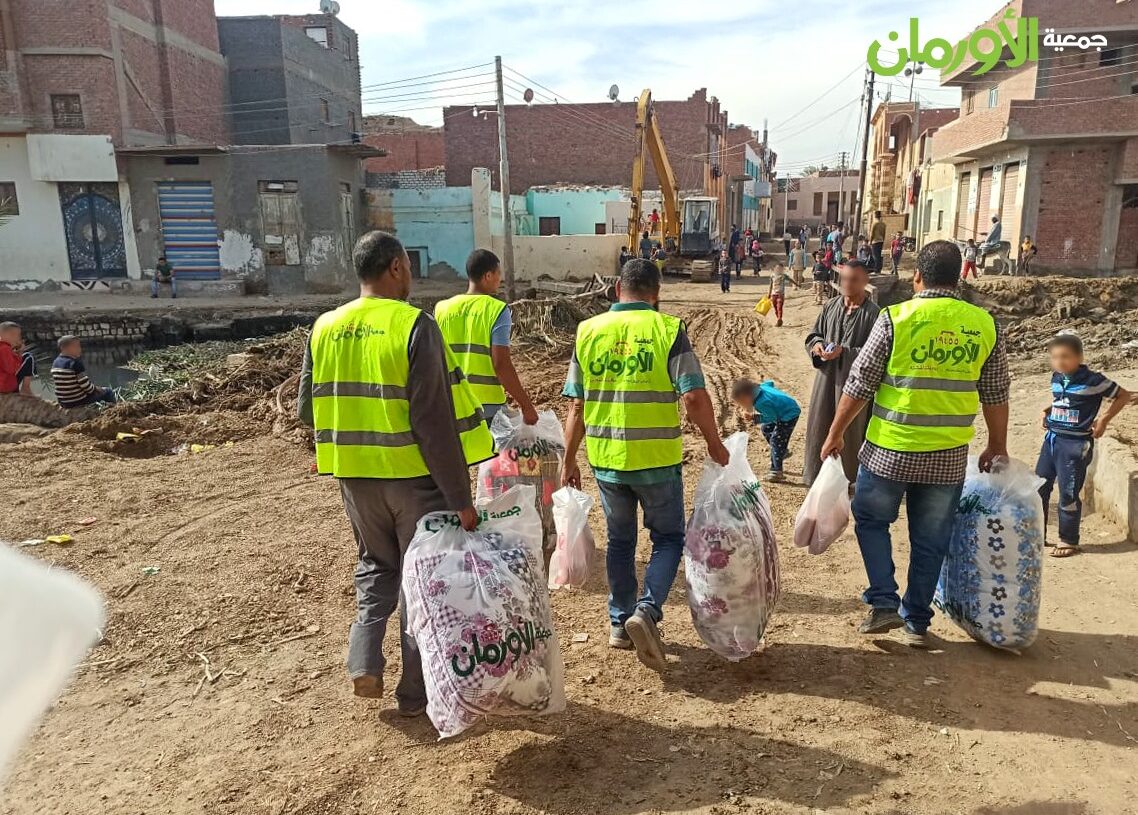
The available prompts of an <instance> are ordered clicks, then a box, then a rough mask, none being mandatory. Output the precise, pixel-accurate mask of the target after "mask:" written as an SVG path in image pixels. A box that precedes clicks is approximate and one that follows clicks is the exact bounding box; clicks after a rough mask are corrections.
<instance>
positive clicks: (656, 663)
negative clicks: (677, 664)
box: [624, 608, 667, 671]
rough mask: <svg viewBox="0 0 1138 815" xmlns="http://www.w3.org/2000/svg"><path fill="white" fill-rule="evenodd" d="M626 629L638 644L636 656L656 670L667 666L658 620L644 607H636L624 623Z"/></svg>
mask: <svg viewBox="0 0 1138 815" xmlns="http://www.w3.org/2000/svg"><path fill="white" fill-rule="evenodd" d="M624 630H625V631H626V632H628V636H629V637H630V638H631V639H632V643H633V644H634V645H635V646H636V657H637V659H639V660H640V661H641V662H643V663H644V664H645V665H646V666H647V667H649V668H651V669H652V670H654V671H662V670H664V668H665V667H667V661H666V660H665V659H664V643H663V642H662V641H661V639H660V631H659V629H657V628H656V621H655V620H653V619H652V618H651V617H650V616H649V615H648V612H647V611H645V610H644V609H642V608H638V609H636V613H635V614H633V615H632V616H631V617H629V618H628V620H627V621H626V622H625V623H624Z"/></svg>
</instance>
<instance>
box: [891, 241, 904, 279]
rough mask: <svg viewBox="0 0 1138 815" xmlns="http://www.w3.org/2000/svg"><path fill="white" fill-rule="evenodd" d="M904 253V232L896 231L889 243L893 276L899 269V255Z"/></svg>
mask: <svg viewBox="0 0 1138 815" xmlns="http://www.w3.org/2000/svg"><path fill="white" fill-rule="evenodd" d="M904 254H905V233H903V232H898V233H897V234H896V235H894V236H893V242H892V243H891V244H889V259H890V260H892V261H893V276H894V277H896V276H897V275H898V274H899V273H900V269H901V256H902V255H904Z"/></svg>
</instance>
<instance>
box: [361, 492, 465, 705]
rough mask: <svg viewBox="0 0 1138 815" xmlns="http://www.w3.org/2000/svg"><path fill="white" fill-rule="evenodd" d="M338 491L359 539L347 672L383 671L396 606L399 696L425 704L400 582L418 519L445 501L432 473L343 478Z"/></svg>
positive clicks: (370, 673)
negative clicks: (355, 609)
mask: <svg viewBox="0 0 1138 815" xmlns="http://www.w3.org/2000/svg"><path fill="white" fill-rule="evenodd" d="M340 494H341V495H343V497H344V510H345V511H346V512H347V514H348V520H349V521H350V522H351V524H352V533H353V534H354V535H355V538H356V543H357V544H358V545H359V563H357V564H356V575H355V584H356V605H357V607H358V609H359V614H358V616H357V617H356V621H355V622H354V623H352V627H351V630H350V631H349V632H348V676H349V677H351V678H353V679H354V678H355V677H358V676H364V675H367V676H379V677H382V676H383V668H384V665H385V664H386V661H385V660H384V658H383V637H384V634H385V633H386V632H387V620H388V618H390V617H391V615H392V614H394V613H395V609H396V606H398V607H399V622H400V626H399V627H400V632H399V634H400V640H399V642H400V651H401V654H402V659H403V673H402V676H400V678H399V685H398V686H397V687H396V689H395V698H396V700H397V701H398V702H399V704H400V705H401V706H404V707H408V706H409V707H415V706H418V705H421V704H424V703H425V702H426V701H427V693H426V689H425V687H424V684H423V666H422V662H421V661H420V657H419V651H418V649H417V648H416V647H415V640H414V638H412V637H409V636H408V635H407V619H406V613H405V611H406V610H405V608H404V604H403V602H402V598H401V597H400V593H399V592H400V590H399V586H400V578H401V576H402V574H403V555H404V553H405V552H406V551H407V546H408V544H410V543H411V538H412V537H413V536H414V535H415V524H416V523H418V521H419V519H420V518H422V517H423V516H424V515H426V514H427V513H428V512H436V511H439V510H445V509H447V507H446V505H445V504H446V502H445V501H444V500H443V496H442V493H441V492H439V489H438V487H437V486H435V482H434V480H433V479H431V477H430V476H424V477H422V478H410V479H406V480H401V481H386V480H381V479H377V478H341V479H340Z"/></svg>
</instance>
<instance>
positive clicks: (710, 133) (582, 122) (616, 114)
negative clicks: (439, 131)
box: [443, 88, 730, 226]
mask: <svg viewBox="0 0 1138 815" xmlns="http://www.w3.org/2000/svg"><path fill="white" fill-rule="evenodd" d="M654 106H655V114H656V116H657V119H658V121H659V123H660V129H661V131H662V132H663V137H664V144H665V146H666V148H667V151H668V157H669V159H670V160H671V163H672V168H673V170H674V172H675V173H676V178H677V180H678V182H679V185H680V189H681V190H685V191H692V192H696V191H698V192H700V193H702V194H704V195H709V196H711V197H714V198H717V199H719V202H720V212H724V211H725V208H726V204H727V200H726V199H727V184H726V173H725V169H724V165H725V160H726V150H727V139H726V133H727V113H726V111H724V110H722V109H721V108H720V106H719V100H718V99H716V98H715V97H714V96H712V97H710V98H709V97H708V95H707V89H706V88H700V89H699V90H697V91H695V93H693V94H692V95H691V96H690V97H688V98H687V99H685V100H683V101H668V100H659V101H654ZM443 113H444V122H445V124H444V142H445V147H446V154H445V159H446V177H447V185H448V186H452V187H454V186H465V185H467V184H469V183H470V177H471V176H470V174H471V171H472V170H473V169H474V168H475V167H490V168H492V170H493V174H494V180H493V184H494V186H495V188H497V186H498V180H497V176H498V162H499V157H498V122H497V117H496V116H495V115H493V113H492V112H488V113H486V114H482V115H478V116H475V115H474V109H473V108H472V107H449V108H446V109H445V110H444V112H443ZM635 123H636V104H635V103H634V102H620V103H616V104H613V103H610V102H598V103H590V104H552V105H551V104H545V105H507V106H506V138H507V146H508V149H509V153H510V185H511V192H512V193H515V194H519V195H520V194H523V193H525V192H526V190H528V189H529V188H530V187H540V186H547V185H555V184H564V183H571V184H587V185H593V186H602V187H628V186H630V185H631V184H632V159H633V139H634V132H635ZM659 186H660V182H659V180H658V179H657V177H656V171H655V169H654V168H653V167H652V163H651V161H648V162H647V172H646V174H645V189H658V188H659ZM723 221H724V218H722V217H721V218H720V224H721V225H722V224H723ZM727 226H730V223H729V222H728V224H727Z"/></svg>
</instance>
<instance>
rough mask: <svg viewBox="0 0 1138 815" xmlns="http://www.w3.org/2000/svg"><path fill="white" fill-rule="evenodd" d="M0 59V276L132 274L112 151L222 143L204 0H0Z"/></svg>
mask: <svg viewBox="0 0 1138 815" xmlns="http://www.w3.org/2000/svg"><path fill="white" fill-rule="evenodd" d="M0 60H2V61H0V199H3V200H5V201H7V202H8V203H7V208H8V212H9V215H10V220H9V222H8V223H7V224H6V225H5V226H4V227H3V228H2V229H0V258H3V262H2V263H0V283H5V282H6V283H7V284H8V285H22V284H20V283H19V281H42V280H47V279H54V280H57V281H64V282H65V283H66V284H67V285H75V286H79V287H83V288H87V287H92V286H95V285H97V283H98V281H101V280H106V279H108V278H124V277H126V276H127V275H128V274H135V275H137V274H138V272H139V270H138V261H137V256H136V253H135V252H134V235H133V232H132V231H131V230H129V229H124V228H123V225H124V223H129V212H130V198H129V191H128V190H127V188H126V187H125V185H123V184H122V183H120V176H119V173H118V169H117V165H116V161H115V155H114V148H115V147H120V146H130V145H154V144H182V143H188V142H202V141H204V142H218V141H225V140H227V139H228V135H227V132H228V131H227V126H226V122H225V117H224V105H225V102H226V84H225V76H226V73H225V59H224V57H223V56H222V55H221V53H220V52H219V50H218V42H217V28H216V26H215V24H214V16H213V2H212V0H107V1H106V2H100V3H87V4H83V6H82V8H81V9H80V8H77V7H76V6H75V4H72V3H62V2H50V3H45V2H42V0H3V2H0Z"/></svg>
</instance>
